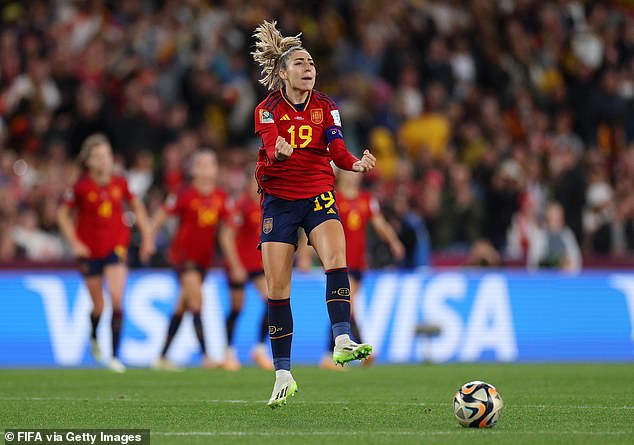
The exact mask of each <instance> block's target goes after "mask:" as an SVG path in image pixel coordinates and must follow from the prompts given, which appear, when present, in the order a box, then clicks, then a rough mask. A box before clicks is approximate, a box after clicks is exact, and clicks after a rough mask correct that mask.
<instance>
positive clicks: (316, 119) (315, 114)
mask: <svg viewBox="0 0 634 445" xmlns="http://www.w3.org/2000/svg"><path fill="white" fill-rule="evenodd" d="M310 121H311V122H312V123H313V124H321V123H322V122H323V121H324V111H323V110H322V109H321V108H317V109H314V110H310Z"/></svg>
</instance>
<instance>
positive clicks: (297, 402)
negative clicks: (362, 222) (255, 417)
mask: <svg viewBox="0 0 634 445" xmlns="http://www.w3.org/2000/svg"><path fill="white" fill-rule="evenodd" d="M0 400H3V401H34V402H48V401H56V400H57V401H82V402H135V403H137V402H138V403H140V402H142V403H168V404H173V403H177V404H187V403H214V404H221V403H228V404H242V405H260V404H265V403H266V402H267V401H266V400H242V399H191V400H179V401H174V400H172V399H152V400H147V399H132V398H127V397H125V398H118V397H108V398H99V397H96V398H95V397H2V396H0ZM292 404H293V405H384V406H385V405H387V406H420V407H425V406H451V402H447V403H441V402H394V401H385V402H379V401H376V400H372V401H358V400H357V401H347V400H293V401H292ZM509 408H510V409H513V408H529V409H571V408H572V409H606V410H610V409H625V410H634V406H629V405H624V406H607V405H523V404H516V403H515V404H509V405H508V406H507V407H506V409H509Z"/></svg>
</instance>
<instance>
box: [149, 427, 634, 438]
mask: <svg viewBox="0 0 634 445" xmlns="http://www.w3.org/2000/svg"><path fill="white" fill-rule="evenodd" d="M466 431H469V430H467V429H462V428H460V429H458V428H456V430H455V431H428V432H421V431H367V430H364V431H306V432H302V431H280V432H276V433H273V432H266V431H251V432H247V431H173V432H170V431H159V432H154V431H150V435H151V436H175V437H182V436H187V437H190V436H256V437H277V436H363V435H368V436H375V435H381V436H423V437H424V436H447V435H452V434H464V433H465V432H466ZM471 431H472V430H471ZM490 434H494V435H496V436H502V435H526V434H534V435H583V436H606V435H610V436H622V435H627V434H634V431H545V430H539V431H500V430H493V431H490Z"/></svg>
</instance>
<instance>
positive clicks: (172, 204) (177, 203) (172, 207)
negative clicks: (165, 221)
mask: <svg viewBox="0 0 634 445" xmlns="http://www.w3.org/2000/svg"><path fill="white" fill-rule="evenodd" d="M182 203H183V195H182V194H181V195H177V194H176V193H170V194H169V195H167V198H165V202H164V203H163V210H164V211H165V213H167V214H168V215H176V214H178V213H179V212H180V208H181V207H182Z"/></svg>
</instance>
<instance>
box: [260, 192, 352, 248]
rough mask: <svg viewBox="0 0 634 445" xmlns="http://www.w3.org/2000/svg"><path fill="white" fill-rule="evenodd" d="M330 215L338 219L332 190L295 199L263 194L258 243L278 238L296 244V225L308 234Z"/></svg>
mask: <svg viewBox="0 0 634 445" xmlns="http://www.w3.org/2000/svg"><path fill="white" fill-rule="evenodd" d="M330 219H336V220H338V221H340V219H339V211H338V210H337V204H336V202H335V194H334V193H333V192H326V193H322V194H321V195H317V196H314V197H312V198H306V199H298V200H296V201H287V200H285V199H281V198H276V197H275V196H271V195H268V194H265V195H264V199H263V200H262V231H261V233H260V243H266V242H279V243H287V244H293V245H294V246H295V247H297V241H298V230H299V228H300V227H301V228H303V229H304V231H305V232H306V236H309V235H310V232H311V231H312V230H313V229H314V228H315V227H317V226H318V225H319V224H321V223H323V222H324V221H328V220H330Z"/></svg>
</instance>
